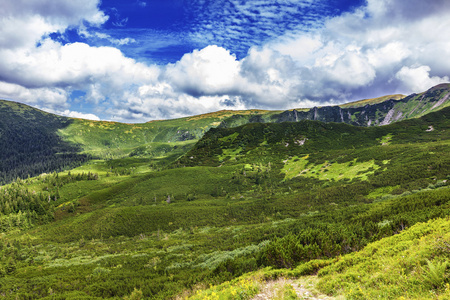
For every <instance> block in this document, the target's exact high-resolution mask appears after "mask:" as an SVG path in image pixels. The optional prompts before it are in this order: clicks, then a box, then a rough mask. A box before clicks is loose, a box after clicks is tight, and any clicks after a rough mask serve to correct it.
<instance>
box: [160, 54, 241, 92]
mask: <svg viewBox="0 0 450 300" xmlns="http://www.w3.org/2000/svg"><path fill="white" fill-rule="evenodd" d="M238 73H239V62H238V61H237V60H236V57H235V56H234V55H232V54H230V52H229V51H227V50H225V49H224V48H221V47H217V46H208V47H206V48H204V49H202V50H200V51H199V50H194V52H192V53H189V54H185V55H184V56H183V57H182V58H181V59H180V60H179V61H178V62H177V63H175V64H173V65H172V64H171V65H168V66H167V68H166V74H165V77H166V78H167V80H168V81H170V82H171V83H172V84H173V85H174V86H175V87H176V88H178V89H179V90H180V91H182V92H184V93H187V94H190V95H192V96H198V95H220V94H224V93H225V94H227V93H230V91H232V90H233V87H234V85H235V83H236V79H237V77H238Z"/></svg>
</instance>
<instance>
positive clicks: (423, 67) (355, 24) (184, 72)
mask: <svg viewBox="0 0 450 300" xmlns="http://www.w3.org/2000/svg"><path fill="white" fill-rule="evenodd" d="M4 1H5V4H4V5H2V7H1V8H0V98H3V99H9V100H15V101H20V102H23V103H27V104H29V105H32V106H35V107H38V108H41V109H44V110H46V111H50V112H53V113H58V114H62V115H67V116H72V117H84V118H90V119H103V120H115V121H122V122H145V121H149V120H153V119H166V118H176V117H182V116H187V115H194V114H200V113H206V112H211V111H216V110H221V109H251V108H260V109H289V108H294V107H295V108H299V107H313V106H317V105H333V104H339V103H343V102H348V101H352V100H358V99H363V98H370V97H376V96H381V95H385V94H393V93H404V94H409V93H413V92H421V91H424V90H426V89H428V88H430V87H431V86H433V85H435V84H439V83H442V82H448V81H449V78H448V76H449V74H450V62H449V60H448V59H443V58H445V57H449V54H450V50H449V49H450V34H449V31H448V28H449V25H450V21H449V20H450V2H449V1H446V0H431V1H421V0H410V1H403V0H367V1H363V0H346V1H338V0H271V1H269V0H251V1H244V0H220V1H219V0H129V1H123V0H104V1H101V2H100V1H98V0H79V1H72V0H59V1H53V0H36V1H33V2H29V1H27V0H4Z"/></svg>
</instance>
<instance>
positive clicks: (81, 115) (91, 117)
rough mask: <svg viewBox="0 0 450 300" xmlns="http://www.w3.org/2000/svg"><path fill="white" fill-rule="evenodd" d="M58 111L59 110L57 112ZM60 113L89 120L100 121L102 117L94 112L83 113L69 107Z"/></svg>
mask: <svg viewBox="0 0 450 300" xmlns="http://www.w3.org/2000/svg"><path fill="white" fill-rule="evenodd" d="M56 113H58V112H56ZM59 114H61V115H63V116H66V117H69V118H77V119H87V120H93V121H100V118H99V117H97V116H96V115H94V114H89V113H88V114H85V113H81V112H78V111H70V110H68V109H66V110H65V111H63V112H60V113H59Z"/></svg>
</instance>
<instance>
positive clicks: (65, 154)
mask: <svg viewBox="0 0 450 300" xmlns="http://www.w3.org/2000/svg"><path fill="white" fill-rule="evenodd" d="M71 123H72V120H70V119H69V118H64V117H59V116H56V115H53V114H49V113H46V112H43V111H41V110H38V109H34V108H31V107H29V106H27V105H24V104H20V103H16V102H10V101H1V100H0V185H1V184H5V183H7V182H11V181H12V180H14V179H16V178H18V177H19V178H27V177H28V176H35V175H39V174H41V173H45V172H53V171H61V170H63V169H67V168H73V167H75V166H78V165H80V164H81V163H82V162H85V161H87V160H88V159H89V157H88V156H87V155H84V154H79V152H80V150H81V149H80V148H79V147H78V146H77V145H75V144H72V143H69V142H66V141H63V140H62V139H61V137H60V136H59V135H58V130H62V129H63V128H67V126H70V124H71Z"/></svg>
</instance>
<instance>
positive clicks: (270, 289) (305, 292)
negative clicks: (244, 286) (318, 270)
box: [252, 278, 336, 300]
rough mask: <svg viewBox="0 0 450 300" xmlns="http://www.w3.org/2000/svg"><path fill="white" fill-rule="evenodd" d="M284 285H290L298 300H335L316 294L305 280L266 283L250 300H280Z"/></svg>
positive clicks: (309, 282) (279, 280) (312, 286)
mask: <svg viewBox="0 0 450 300" xmlns="http://www.w3.org/2000/svg"><path fill="white" fill-rule="evenodd" d="M286 285H291V286H292V287H293V288H294V290H295V292H296V294H297V296H298V297H299V299H303V300H334V299H336V298H334V297H329V296H326V295H323V294H320V293H318V292H317V291H315V289H314V285H313V283H311V281H308V280H305V279H297V280H292V279H285V278H280V279H277V280H271V281H267V282H266V284H265V286H264V288H263V290H262V291H261V293H259V294H258V295H256V296H255V297H253V298H252V300H272V299H273V300H275V299H280V297H281V294H282V292H281V290H282V289H283V287H285V286H286Z"/></svg>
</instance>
